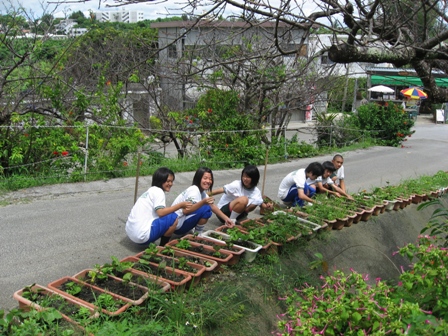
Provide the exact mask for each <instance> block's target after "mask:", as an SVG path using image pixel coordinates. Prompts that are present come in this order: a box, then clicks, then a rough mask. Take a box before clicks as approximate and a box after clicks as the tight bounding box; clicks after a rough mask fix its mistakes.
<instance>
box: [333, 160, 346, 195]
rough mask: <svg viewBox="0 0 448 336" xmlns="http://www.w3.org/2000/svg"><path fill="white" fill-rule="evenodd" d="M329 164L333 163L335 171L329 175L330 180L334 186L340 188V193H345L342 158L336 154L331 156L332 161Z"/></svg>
mask: <svg viewBox="0 0 448 336" xmlns="http://www.w3.org/2000/svg"><path fill="white" fill-rule="evenodd" d="M331 162H333V165H334V167H335V168H336V171H335V172H334V173H333V174H331V179H332V180H333V182H334V185H335V186H337V187H339V188H341V189H342V191H344V192H345V193H346V192H347V189H346V187H345V176H344V158H343V157H342V155H341V154H336V155H335V156H333V160H332V161H331Z"/></svg>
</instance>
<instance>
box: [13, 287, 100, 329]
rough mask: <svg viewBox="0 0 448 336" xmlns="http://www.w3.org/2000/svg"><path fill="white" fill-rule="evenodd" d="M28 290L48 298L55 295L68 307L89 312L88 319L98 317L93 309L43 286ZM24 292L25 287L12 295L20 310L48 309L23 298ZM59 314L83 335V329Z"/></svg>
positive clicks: (64, 315) (68, 317)
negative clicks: (75, 307) (71, 306)
mask: <svg viewBox="0 0 448 336" xmlns="http://www.w3.org/2000/svg"><path fill="white" fill-rule="evenodd" d="M30 290H31V291H32V292H35V293H37V292H39V293H41V294H42V295H44V296H48V297H50V296H53V295H56V296H58V298H59V299H61V300H63V301H65V302H67V303H68V304H69V305H74V306H77V307H83V308H87V309H88V310H89V312H90V318H97V317H99V313H98V312H97V311H96V310H95V309H93V308H92V307H90V306H86V305H84V304H82V303H81V302H78V301H76V300H73V299H71V298H69V297H67V296H63V295H60V294H59V293H57V292H55V291H53V290H51V289H49V288H46V287H44V286H41V285H37V284H36V285H33V286H31V287H30ZM25 291H27V287H25V288H22V289H20V290H18V291H16V292H14V294H13V297H14V299H15V300H17V301H18V302H19V308H20V309H21V310H23V311H29V310H31V309H35V310H37V311H44V310H45V309H48V307H42V306H41V305H39V304H38V303H36V302H33V301H30V300H29V299H27V298H25V297H24V296H23V295H24V292H25ZM59 312H60V311H59ZM60 313H61V315H62V318H63V319H64V320H66V321H67V322H69V323H71V324H72V325H74V326H75V328H77V329H79V330H80V331H82V332H83V333H85V329H84V327H82V326H81V325H80V324H79V323H78V322H76V321H75V320H73V319H72V318H71V317H70V316H68V315H66V314H64V313H62V312H60Z"/></svg>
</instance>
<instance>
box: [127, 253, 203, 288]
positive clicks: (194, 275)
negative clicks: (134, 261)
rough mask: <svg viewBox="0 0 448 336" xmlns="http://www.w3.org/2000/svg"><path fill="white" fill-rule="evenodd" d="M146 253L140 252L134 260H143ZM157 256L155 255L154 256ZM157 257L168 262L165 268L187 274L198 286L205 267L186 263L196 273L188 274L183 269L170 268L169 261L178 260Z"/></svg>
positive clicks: (176, 259)
mask: <svg viewBox="0 0 448 336" xmlns="http://www.w3.org/2000/svg"><path fill="white" fill-rule="evenodd" d="M145 253H146V252H145V251H143V252H140V253H139V254H137V255H136V256H135V257H136V258H139V259H140V258H141V259H144V258H142V256H143V255H144V254H145ZM156 255H157V254H156ZM158 256H159V257H161V258H164V259H168V260H169V261H168V262H167V263H166V264H167V266H169V267H170V268H171V269H176V270H179V271H181V272H184V273H187V274H189V275H190V276H191V278H192V280H193V283H194V284H198V283H199V281H200V280H201V278H202V274H203V273H204V272H205V266H203V265H199V264H195V263H191V262H187V263H186V264H187V265H188V266H189V267H191V268H193V269H195V270H196V272H190V271H187V270H184V269H180V268H176V267H172V266H174V265H173V264H172V263H170V260H171V261H178V258H173V257H170V256H164V255H158ZM152 263H153V264H155V265H159V263H156V262H152ZM170 265H171V266H170Z"/></svg>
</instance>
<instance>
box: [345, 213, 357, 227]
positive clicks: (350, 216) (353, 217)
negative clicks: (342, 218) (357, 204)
mask: <svg viewBox="0 0 448 336" xmlns="http://www.w3.org/2000/svg"><path fill="white" fill-rule="evenodd" d="M357 216H358V215H357V214H355V213H354V214H352V215H347V223H345V226H346V227H350V226H352V224H353V221H354V220H355V218H356V217H357Z"/></svg>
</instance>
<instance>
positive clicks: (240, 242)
mask: <svg viewBox="0 0 448 336" xmlns="http://www.w3.org/2000/svg"><path fill="white" fill-rule="evenodd" d="M210 237H212V238H215V239H220V240H222V236H221V235H219V234H217V233H216V234H215V233H210ZM230 242H231V243H232V244H235V245H239V246H242V247H246V248H249V249H253V248H254V246H253V244H252V243H249V242H248V241H245V240H234V241H232V240H231V241H230ZM223 248H224V247H223Z"/></svg>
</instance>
